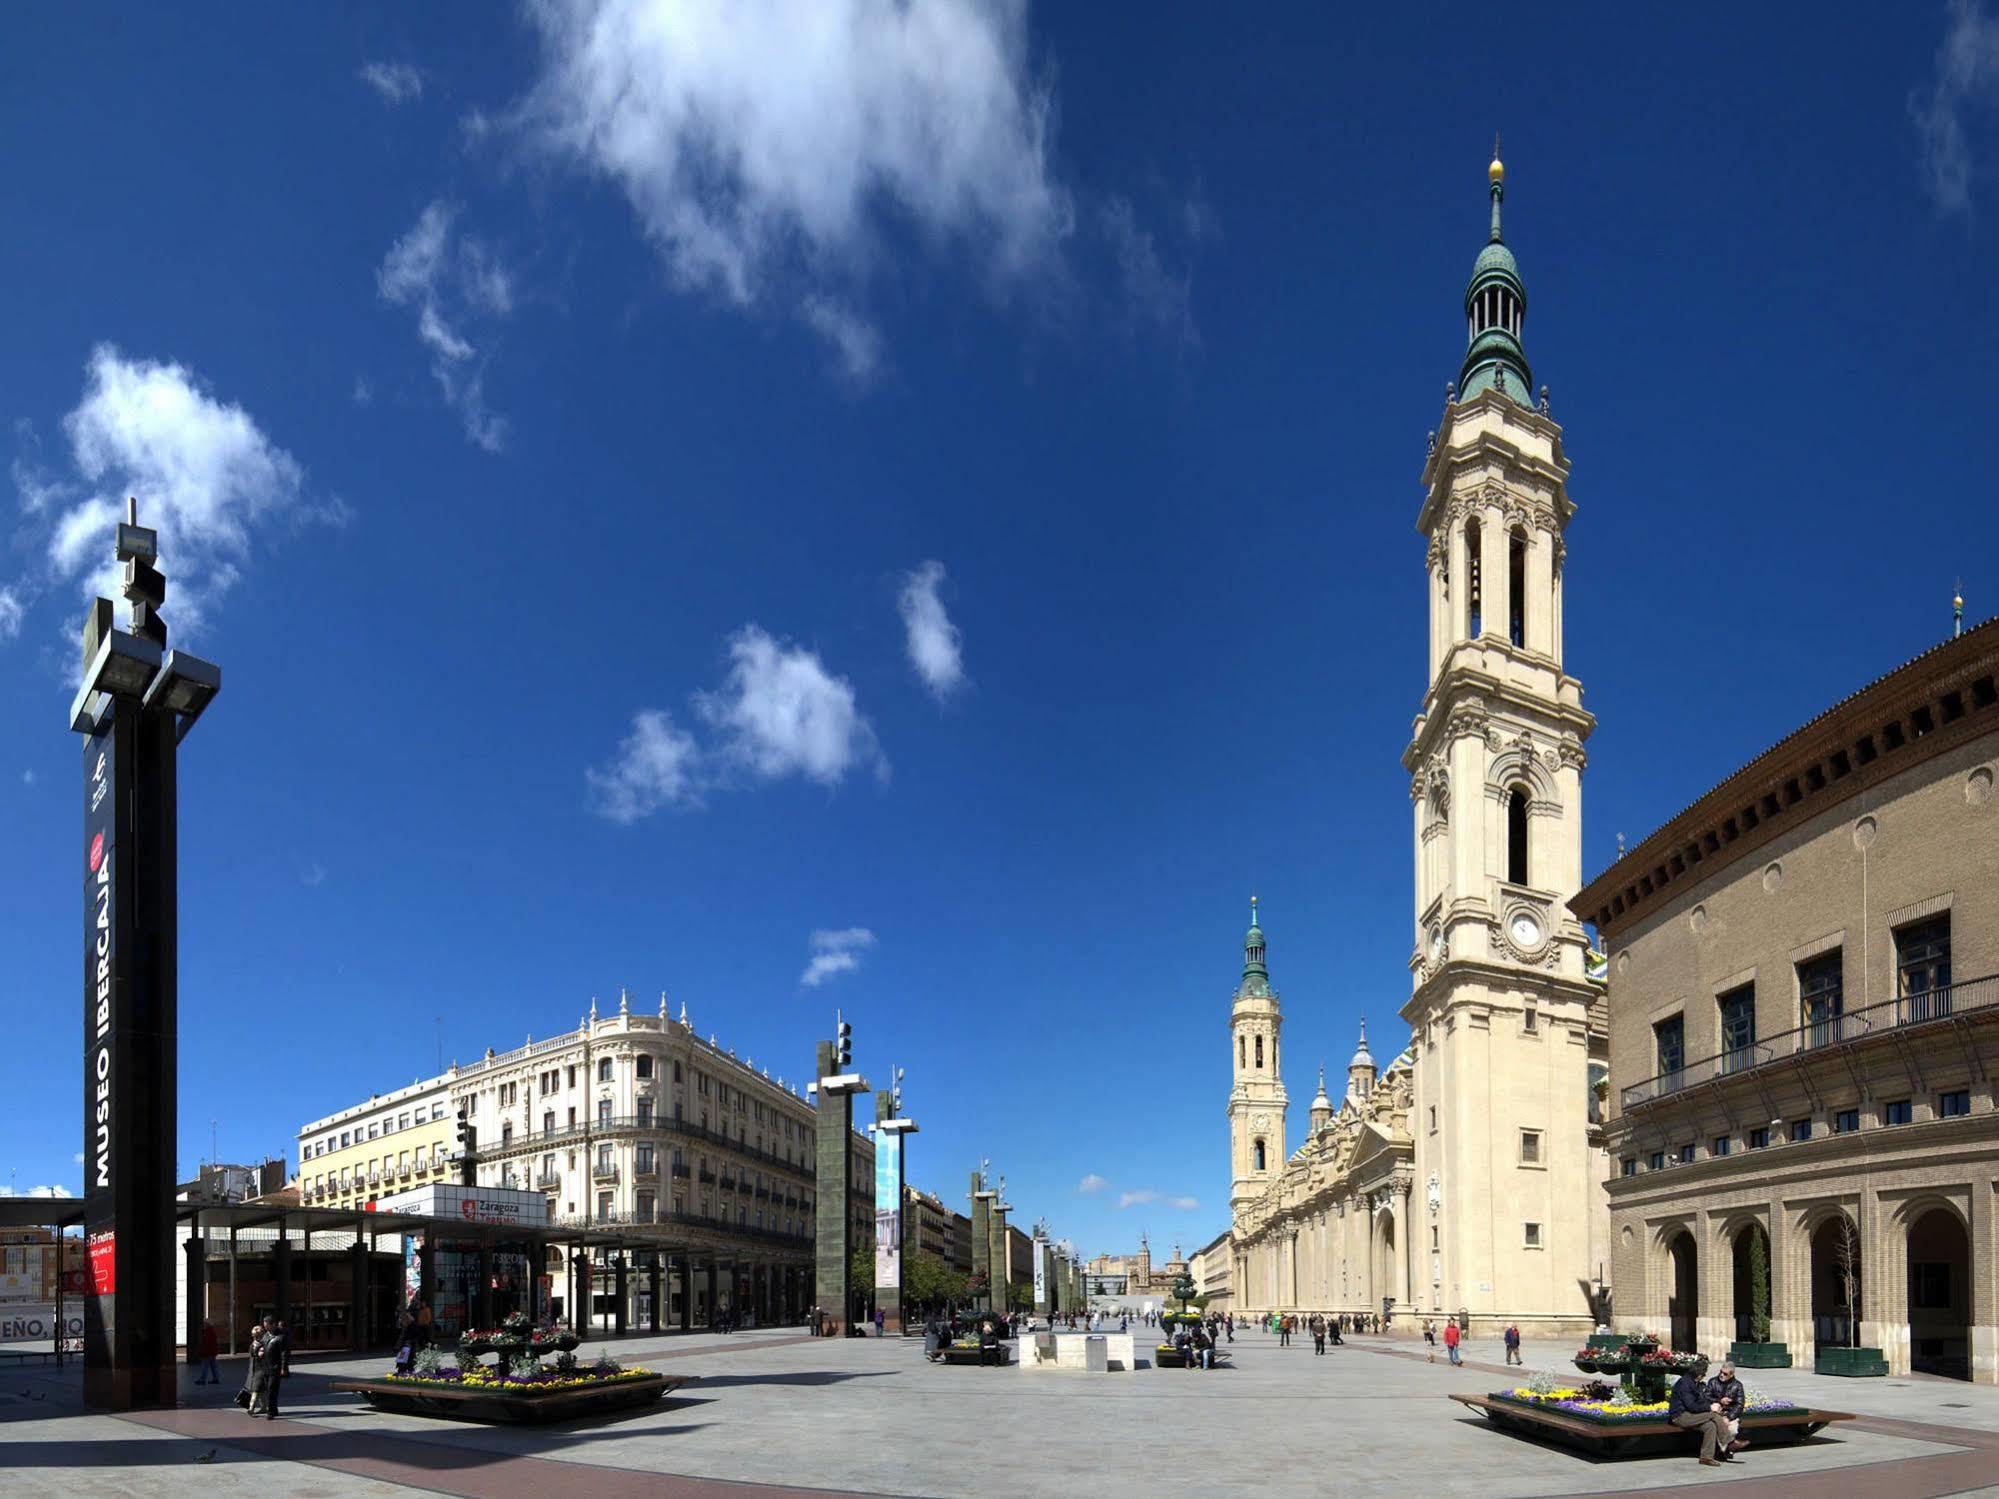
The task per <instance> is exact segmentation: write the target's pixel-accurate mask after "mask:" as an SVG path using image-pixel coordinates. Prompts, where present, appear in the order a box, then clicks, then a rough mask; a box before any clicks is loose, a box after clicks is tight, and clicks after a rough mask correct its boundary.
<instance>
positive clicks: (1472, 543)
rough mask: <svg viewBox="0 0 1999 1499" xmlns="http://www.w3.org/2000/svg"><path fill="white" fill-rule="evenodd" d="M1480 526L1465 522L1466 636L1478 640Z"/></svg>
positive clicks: (1470, 521) (1474, 522) (1479, 622)
mask: <svg viewBox="0 0 1999 1499" xmlns="http://www.w3.org/2000/svg"><path fill="white" fill-rule="evenodd" d="M1478 532H1479V526H1478V522H1477V521H1475V520H1469V521H1466V522H1465V573H1466V580H1467V582H1468V583H1469V584H1470V586H1469V587H1467V588H1466V589H1465V635H1466V636H1467V637H1468V638H1470V639H1472V640H1476V639H1478V632H1479V627H1480V625H1481V624H1482V623H1483V621H1482V620H1481V619H1480V618H1479V612H1480V611H1479V591H1480V590H1479V561H1480V558H1479V534H1478Z"/></svg>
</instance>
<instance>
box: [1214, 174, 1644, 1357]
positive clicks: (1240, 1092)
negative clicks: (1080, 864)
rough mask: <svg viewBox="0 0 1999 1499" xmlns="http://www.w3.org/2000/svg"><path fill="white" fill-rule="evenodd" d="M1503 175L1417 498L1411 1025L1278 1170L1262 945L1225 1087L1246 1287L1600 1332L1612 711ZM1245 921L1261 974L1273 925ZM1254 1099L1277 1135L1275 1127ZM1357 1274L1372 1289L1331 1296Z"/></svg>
mask: <svg viewBox="0 0 1999 1499" xmlns="http://www.w3.org/2000/svg"><path fill="white" fill-rule="evenodd" d="M1504 176H1505V174H1504V170H1503V168H1502V167H1501V166H1500V163H1499V162H1498V161H1497V160H1495V161H1494V162H1493V163H1492V167H1491V172H1490V191H1491V198H1492V228H1491V234H1490V236H1489V239H1488V242H1487V244H1486V246H1485V248H1484V249H1483V250H1482V251H1481V252H1480V254H1479V256H1478V259H1477V261H1476V262H1475V264H1474V266H1473V270H1472V279H1471V282H1470V284H1469V286H1468V287H1467V288H1466V291H1465V316H1466V328H1467V336H1468V339H1469V344H1470V347H1469V349H1468V351H1467V353H1466V355H1465V360H1464V365H1463V368H1462V370H1461V372H1460V377H1459V378H1460V381H1461V384H1462V389H1461V390H1460V388H1459V387H1458V386H1455V385H1454V386H1453V387H1452V389H1451V391H1450V393H1449V395H1448V397H1447V400H1446V405H1445V409H1444V417H1443V425H1442V430H1441V431H1439V432H1438V433H1436V434H1435V435H1434V437H1433V439H1432V442H1431V446H1430V453H1429V457H1428V460H1427V461H1426V463H1425V465H1424V469H1423V484H1424V488H1425V496H1424V500H1423V504H1422V508H1421V510H1420V512H1419V514H1418V517H1417V527H1418V529H1419V530H1420V531H1421V532H1422V533H1423V536H1424V538H1425V540H1426V541H1427V543H1428V547H1427V561H1428V565H1427V568H1426V572H1427V583H1428V609H1429V681H1428V686H1427V690H1426V692H1425V694H1424V699H1423V705H1422V710H1421V712H1420V713H1419V714H1418V716H1417V718H1416V723H1415V729H1414V733H1413V735H1412V737H1411V740H1410V743H1409V745H1408V748H1407V749H1405V750H1404V752H1403V756H1402V763H1403V766H1404V768H1405V769H1406V770H1408V772H1409V774H1410V796H1411V799H1412V802H1413V804H1414V809H1415V827H1414V839H1415V876H1416V878H1415V945H1414V950H1413V951H1412V953H1411V955H1410V960H1409V966H1410V972H1411V976H1412V980H1413V988H1412V993H1411V995H1410V998H1409V1000H1408V1002H1407V1003H1406V1004H1405V1005H1403V1007H1402V1011H1401V1018H1402V1019H1403V1020H1404V1021H1405V1022H1407V1024H1408V1025H1409V1028H1410V1040H1409V1046H1408V1049H1407V1051H1406V1052H1404V1053H1403V1055H1402V1056H1401V1057H1398V1058H1397V1060H1396V1061H1395V1062H1394V1063H1393V1064H1391V1066H1390V1068H1389V1070H1388V1072H1387V1073H1386V1074H1384V1075H1383V1076H1382V1078H1381V1080H1380V1084H1379V1086H1378V1087H1377V1086H1373V1085H1372V1084H1371V1083H1370V1087H1369V1088H1368V1089H1366V1090H1357V1089H1356V1087H1355V1086H1354V1085H1353V1084H1352V1083H1351V1082H1350V1085H1349V1089H1348V1098H1347V1100H1346V1103H1345V1104H1344V1105H1343V1106H1342V1108H1341V1110H1340V1111H1339V1113H1338V1114H1337V1115H1333V1114H1331V1109H1330V1103H1328V1104H1327V1113H1328V1118H1329V1122H1330V1123H1331V1124H1332V1125H1333V1127H1332V1128H1331V1129H1330V1130H1328V1129H1326V1128H1323V1127H1322V1126H1321V1121H1320V1110H1319V1109H1318V1107H1317V1106H1316V1105H1317V1101H1315V1108H1314V1126H1313V1132H1312V1138H1311V1139H1310V1140H1308V1142H1307V1145H1306V1147H1305V1148H1304V1149H1303V1150H1301V1151H1300V1153H1299V1155H1298V1156H1297V1157H1296V1158H1295V1159H1294V1160H1293V1161H1292V1162H1291V1163H1290V1164H1289V1165H1288V1166H1287V1167H1286V1169H1284V1170H1283V1171H1282V1172H1281V1173H1277V1172H1273V1171H1270V1170H1263V1171H1259V1170H1258V1169H1257V1166H1258V1161H1257V1157H1256V1154H1255V1151H1256V1142H1257V1140H1258V1139H1260V1138H1261V1139H1264V1140H1265V1142H1266V1144H1268V1143H1269V1142H1270V1141H1271V1140H1274V1141H1275V1143H1276V1145H1277V1146H1278V1147H1279V1148H1280V1149H1281V1146H1282V1138H1283V1129H1282V1120H1283V1111H1282V1106H1281V1104H1282V1098H1283V1088H1282V1084H1281V1082H1279V1081H1278V1080H1277V1077H1276V1070H1275V1069H1276V1036H1277V1030H1278V1026H1279V1023H1280V1022H1279V1017H1278V1013H1277V1001H1276V996H1275V995H1274V994H1271V993H1269V991H1268V983H1267V975H1264V981H1263V992H1262V993H1261V994H1259V993H1255V992H1246V991H1247V990H1250V989H1251V988H1252V979H1253V978H1254V976H1255V975H1254V974H1253V973H1252V970H1251V968H1250V967H1249V966H1246V967H1245V970H1244V973H1245V977H1244V986H1245V987H1244V989H1239V990H1238V991H1237V998H1236V1002H1235V1008H1234V1013H1233V1017H1232V1026H1233V1030H1234V1032H1235V1037H1236V1040H1235V1045H1236V1047H1237V1051H1238V1057H1237V1063H1236V1066H1237V1070H1236V1087H1235V1090H1234V1092H1233V1093H1232V1094H1231V1096H1230V1103H1229V1114H1230V1121H1231V1136H1232V1144H1233V1147H1234V1186H1233V1190H1232V1192H1231V1204H1232V1206H1233V1207H1234V1209H1235V1223H1236V1239H1237V1245H1238V1274H1237V1282H1236V1283H1237V1285H1238V1286H1240V1287H1241V1288H1242V1294H1241V1296H1240V1298H1239V1304H1240V1305H1242V1306H1243V1307H1244V1308H1245V1309H1252V1310H1255V1309H1263V1308H1265V1307H1271V1308H1279V1309H1290V1308H1300V1309H1303V1308H1310V1307H1316V1308H1318V1309H1322V1310H1323V1309H1332V1308H1334V1307H1338V1308H1340V1309H1355V1310H1370V1311H1379V1310H1381V1308H1382V1306H1383V1304H1384V1301H1386V1304H1388V1305H1389V1306H1390V1307H1392V1308H1393V1309H1395V1310H1398V1311H1406V1312H1409V1313H1419V1314H1425V1315H1427V1314H1431V1313H1443V1312H1450V1313H1458V1312H1466V1313H1469V1314H1470V1315H1471V1316H1473V1317H1474V1318H1478V1319H1480V1320H1482V1321H1485V1322H1487V1323H1488V1324H1489V1322H1490V1321H1491V1319H1494V1318H1499V1319H1518V1320H1519V1321H1520V1322H1521V1324H1522V1327H1523V1330H1529V1329H1530V1325H1532V1324H1538V1325H1539V1328H1540V1329H1541V1330H1546V1331H1556V1330H1563V1331H1584V1330H1587V1329H1588V1328H1589V1327H1590V1326H1591V1325H1592V1324H1593V1322H1594V1321H1595V1317H1596V1313H1597V1311H1598V1307H1597V1306H1596V1304H1595V1302H1596V1299H1597V1292H1596V1288H1597V1286H1598V1284H1599V1277H1600V1276H1601V1275H1602V1274H1603V1273H1604V1268H1605V1260H1606V1239H1607V1232H1608V1230H1607V1223H1608V1218H1607V1207H1606V1198H1605V1194H1604V1187H1603V1183H1604V1180H1605V1179H1606V1177H1607V1176H1608V1175H1609V1170H1608V1160H1607V1157H1606V1156H1605V1153H1604V1151H1603V1148H1602V1143H1601V1136H1600V1126H1599V1125H1598V1124H1597V1123H1596V1104H1595V1090H1596V1088H1597V1086H1598V1084H1599V1083H1600V1082H1601V1079H1602V1076H1603V1074H1604V1072H1605V1071H1606V1070H1607V1069H1606V1068H1605V1066H1604V1058H1605V1053H1606V1039H1605V1028H1604V1017H1603V1004H1602V991H1601V988H1600V986H1599V984H1598V983H1596V982H1595V981H1593V980H1592V978H1591V977H1590V974H1589V972H1588V966H1587V965H1588V961H1589V950H1588V942H1587V936H1586V933H1585V932H1584V929H1583V927H1582V924H1581V923H1580V922H1579V921H1578V920H1577V919H1576V918H1575V917H1574V915H1573V914H1572V913H1571V912H1570V911H1569V910H1568V908H1567V905H1566V902H1567V901H1568V900H1569V898H1570V897H1571V896H1573V895H1574V894H1575V892H1576V891H1577V889H1578V888H1579V887H1580V885H1581V833H1582V770H1583V765H1584V763H1585V760H1584V754H1583V743H1584V741H1585V740H1586V739H1587V738H1588V737H1589V734H1590V731H1591V730H1592V729H1593V728H1594V727H1595V720H1594V719H1593V718H1592V717H1591V716H1590V715H1589V714H1588V713H1587V712H1586V711H1584V709H1583V706H1582V684H1581V683H1580V682H1578V681H1577V680H1576V679H1575V678H1574V677H1572V676H1570V675H1568V674H1567V673H1566V672H1565V671H1564V669H1563V665H1562V573H1563V568H1562V563H1563V556H1564V543H1563V533H1564V532H1565V530H1566V528H1567V526H1568V523H1569V520H1570V518H1571V517H1572V516H1573V515H1574V513H1575V506H1574V505H1573V504H1572V503H1571V501H1570V500H1569V496H1568V472H1569V465H1568V460H1567V458H1566V457H1565V456H1564V454H1563V451H1562V435H1561V429H1560V428H1559V427H1557V426H1556V425H1555V423H1554V422H1553V421H1552V420H1550V418H1549V416H1548V411H1547V400H1546V392H1545V390H1544V391H1543V392H1542V399H1541V401H1540V403H1539V404H1538V406H1537V405H1535V404H1532V398H1531V395H1530V392H1531V391H1532V389H1533V386H1532V383H1531V381H1532V376H1531V374H1530V372H1529V369H1528V365H1527V360H1526V356H1525V354H1524V353H1523V352H1522V349H1521V344H1520V336H1521V331H1522V327H1523V323H1524V318H1525V313H1526V305H1527V296H1526V289H1525V286H1524V284H1523V282H1522V281H1521V278H1520V271H1519V266H1518V264H1517V263H1516V262H1515V260H1514V257H1513V254H1512V252H1511V251H1510V250H1509V249H1508V248H1507V247H1506V244H1505V242H1504V240H1503V239H1502V237H1501V234H1500V203H1501V199H1502V196H1503V191H1504V189H1503V183H1504ZM1251 937H1252V939H1254V946H1255V952H1256V963H1255V970H1256V972H1257V973H1261V972H1262V955H1261V933H1260V932H1259V931H1258V930H1257V929H1256V928H1254V927H1252V928H1251ZM1263 1036H1267V1037H1268V1041H1269V1046H1270V1057H1271V1067H1270V1072H1269V1073H1268V1074H1267V1075H1260V1074H1258V1072H1257V1071H1256V1069H1255V1068H1254V1067H1252V1068H1251V1069H1250V1070H1249V1071H1248V1072H1247V1073H1245V1071H1244V1068H1243V1063H1242V1056H1241V1052H1242V1047H1243V1043H1244V1038H1245V1037H1247V1038H1248V1039H1249V1040H1250V1041H1251V1042H1252V1043H1253V1044H1256V1043H1258V1038H1260V1037H1263ZM1363 1062H1364V1063H1365V1066H1363V1065H1362V1064H1363ZM1372 1067H1373V1063H1372V1058H1370V1057H1368V1056H1367V1054H1366V1049H1365V1044H1364V1043H1363V1048H1362V1051H1361V1053H1360V1054H1358V1055H1357V1056H1356V1057H1355V1068H1354V1069H1353V1071H1352V1072H1350V1074H1349V1076H1350V1078H1356V1077H1368V1078H1371V1074H1372ZM1377 1094H1378V1095H1380V1096H1379V1097H1377V1096H1376V1095H1377ZM1321 1100H1323V1093H1322V1094H1321ZM1349 1109H1351V1110H1352V1115H1351V1118H1350V1117H1349V1112H1348V1111H1349ZM1245 1119H1246V1120H1247V1123H1248V1126H1249V1128H1248V1131H1247V1134H1246V1133H1245V1128H1244V1122H1245ZM1260 1119H1267V1120H1271V1121H1273V1122H1274V1123H1273V1128H1274V1134H1260V1133H1259V1131H1258V1130H1257V1127H1256V1124H1257V1121H1258V1120H1260ZM1246 1140H1247V1144H1248V1149H1249V1154H1248V1155H1247V1156H1246V1155H1245V1141H1246ZM1270 1161H1271V1157H1270V1156H1269V1154H1268V1152H1267V1151H1266V1154H1265V1157H1264V1165H1265V1166H1266V1167H1267V1166H1268V1165H1269V1164H1270ZM1246 1166H1247V1168H1248V1169H1247V1170H1246V1169H1245V1168H1246ZM1412 1198H1413V1199H1414V1201H1415V1202H1416V1203H1417V1204H1418V1207H1417V1209H1416V1210H1414V1211H1412V1210H1411V1206H1410V1204H1411V1200H1412ZM1362 1202H1364V1203H1365V1204H1366V1209H1367V1212H1368V1214H1369V1221H1370V1224H1371V1225H1372V1226H1371V1227H1370V1229H1369V1230H1368V1231H1367V1232H1366V1233H1356V1232H1355V1231H1354V1230H1353V1228H1352V1226H1347V1227H1344V1228H1340V1229H1337V1230H1335V1231H1334V1232H1333V1234H1332V1237H1331V1240H1330V1241H1328V1240H1327V1239H1326V1237H1325V1234H1324V1232H1323V1230H1324V1227H1325V1218H1326V1215H1327V1214H1328V1213H1331V1214H1332V1216H1333V1218H1334V1219H1336V1220H1340V1221H1344V1219H1343V1215H1346V1216H1350V1213H1348V1212H1347V1205H1348V1204H1352V1203H1362ZM1315 1236H1316V1237H1315ZM1328 1242H1330V1243H1331V1245H1332V1248H1330V1249H1321V1248H1320V1247H1319V1246H1321V1245H1324V1244H1327V1243H1328ZM1294 1246H1295V1247H1294ZM1328 1253H1329V1254H1331V1255H1332V1259H1331V1260H1329V1261H1327V1265H1328V1266H1330V1267H1331V1269H1332V1274H1333V1278H1332V1279H1330V1280H1329V1279H1328V1278H1327V1276H1326V1274H1325V1273H1324V1267H1322V1271H1321V1273H1320V1274H1319V1275H1318V1276H1317V1278H1316V1279H1315V1278H1314V1276H1313V1275H1312V1274H1311V1273H1309V1272H1310V1268H1311V1265H1312V1263H1313V1261H1312V1256H1313V1255H1315V1254H1328ZM1363 1284H1364V1285H1365V1286H1366V1287H1367V1288H1368V1291H1369V1295H1368V1297H1367V1298H1366V1299H1364V1300H1360V1301H1356V1300H1355V1299H1353V1298H1351V1297H1349V1296H1345V1295H1335V1296H1334V1299H1333V1300H1332V1301H1327V1300H1324V1299H1323V1298H1324V1297H1326V1296H1328V1295H1333V1294H1334V1293H1335V1291H1336V1290H1337V1289H1338V1288H1340V1287H1354V1286H1360V1285H1363Z"/></svg>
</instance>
